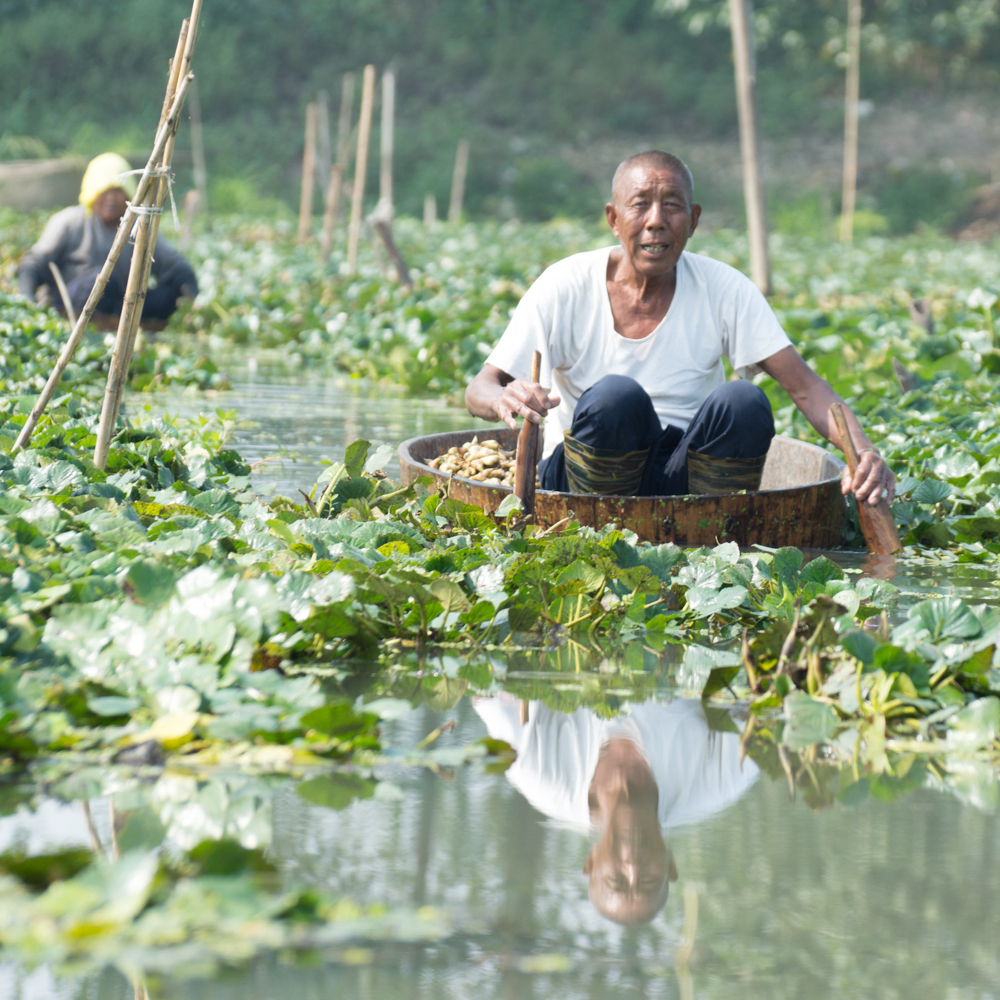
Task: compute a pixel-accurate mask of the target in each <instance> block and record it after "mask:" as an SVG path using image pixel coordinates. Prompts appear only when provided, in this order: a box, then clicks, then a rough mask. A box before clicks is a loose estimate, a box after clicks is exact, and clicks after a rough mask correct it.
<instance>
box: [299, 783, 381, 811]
mask: <svg viewBox="0 0 1000 1000" xmlns="http://www.w3.org/2000/svg"><path fill="white" fill-rule="evenodd" d="M295 791H296V793H297V794H298V795H299V796H300V797H301V798H303V799H305V800H306V802H309V803H311V804H312V805H317V806H323V807H324V808H325V809H346V808H347V807H348V806H349V805H350V804H351V803H352V802H354V801H355V799H370V798H371V797H372V795H374V794H375V782H374V781H371V780H370V779H368V778H362V777H361V776H360V775H357V774H329V775H322V776H320V777H317V778H309V779H308V780H307V781H303V782H300V783H299V784H298V785H297V786H296V788H295Z"/></svg>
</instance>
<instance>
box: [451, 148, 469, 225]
mask: <svg viewBox="0 0 1000 1000" xmlns="http://www.w3.org/2000/svg"><path fill="white" fill-rule="evenodd" d="M468 169H469V140H468V139H462V140H460V141H459V144H458V148H457V149H456V150H455V170H454V172H453V173H452V175H451V200H450V201H449V202H448V221H449V222H451V223H453V224H454V223H456V222H460V221H461V219H462V202H463V200H464V199H465V175H466V173H467V172H468Z"/></svg>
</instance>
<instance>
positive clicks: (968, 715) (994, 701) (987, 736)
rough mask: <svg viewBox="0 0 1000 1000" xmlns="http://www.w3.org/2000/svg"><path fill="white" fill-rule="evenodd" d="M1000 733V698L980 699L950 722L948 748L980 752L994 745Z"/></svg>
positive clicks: (954, 716)
mask: <svg viewBox="0 0 1000 1000" xmlns="http://www.w3.org/2000/svg"><path fill="white" fill-rule="evenodd" d="M998 731H1000V698H995V697H993V696H990V697H988V698H978V699H977V700H976V701H974V702H972V703H971V704H970V705H967V706H966V707H965V708H963V709H962V710H961V711H960V712H959V713H958V714H956V715H953V716H952V717H951V718H950V719H949V720H948V737H947V741H948V746H949V747H951V748H954V749H956V750H964V751H970V750H978V749H979V748H980V747H984V746H987V745H988V744H990V743H992V742H993V741H994V740H995V739H996V737H997V732H998Z"/></svg>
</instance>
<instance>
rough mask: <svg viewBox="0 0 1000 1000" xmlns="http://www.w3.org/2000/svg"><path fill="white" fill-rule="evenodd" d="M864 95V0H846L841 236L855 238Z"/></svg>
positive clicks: (844, 240) (848, 238)
mask: <svg viewBox="0 0 1000 1000" xmlns="http://www.w3.org/2000/svg"><path fill="white" fill-rule="evenodd" d="M860 96H861V0H847V86H846V87H845V88H844V185H843V190H842V194H841V199H840V239H841V242H842V243H850V242H852V240H853V239H854V208H855V205H856V203H857V197H858V99H859V97H860Z"/></svg>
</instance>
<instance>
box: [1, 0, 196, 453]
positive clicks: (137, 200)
mask: <svg viewBox="0 0 1000 1000" xmlns="http://www.w3.org/2000/svg"><path fill="white" fill-rule="evenodd" d="M196 5H197V6H200V0H197V4H196ZM193 79H194V77H193V76H192V75H191V74H188V75H187V76H185V77H184V79H182V80H181V82H180V86H179V87H178V88H177V93H176V95H175V96H174V99H173V103H172V104H171V107H170V113H169V114H168V115H167V118H166V121H165V122H164V123H163V124H162V125H161V126H160V128H159V129H158V130H157V133H156V141H155V142H154V143H153V152H152V153H151V154H150V156H149V161H148V162H147V163H146V168H145V170H143V172H142V174H141V176H140V177H139V182H138V184H137V185H136V191H135V196H134V197H133V199H132V203H131V204H130V205H129V207H128V208H127V209H126V210H125V214H124V215H123V216H122V219H121V222H120V223H119V224H118V232H117V233H116V234H115V239H114V243H112V245H111V250H110V251H109V252H108V259H107V260H106V261H105V262H104V266H103V267H102V268H101V271H100V273H99V274H98V275H97V279H96V280H95V281H94V287H93V288H92V289H91V291H90V296H89V297H88V298H87V302H86V304H85V305H84V307H83V311H82V312H81V313H80V315H79V316H78V317H77V318H76V323H75V324H74V325H73V331H72V333H71V334H70V336H69V340H67V341H66V345H65V346H64V347H63V349H62V352H61V353H60V355H59V359H58V361H56V364H55V367H54V368H53V369H52V374H51V375H49V378H48V381H47V382H46V383H45V387H44V388H43V389H42V391H41V393H40V395H39V397H38V399H37V401H36V402H35V405H34V407H33V408H32V410H31V413H30V414H29V415H28V419H27V420H26V421H25V423H24V426H23V427H22V428H21V433H20V434H18V436H17V441H15V443H14V450H15V451H17V450H20V449H22V448H25V447H27V444H28V442H29V441H30V440H31V435H32V433H33V432H34V430H35V427H36V426H37V424H38V421H39V419H40V418H41V416H42V414H43V413H44V412H45V408H46V407H47V406H48V405H49V401H50V400H51V399H52V397H53V395H54V394H55V391H56V387H57V386H58V385H59V380H60V379H61V378H62V375H63V372H64V371H65V370H66V367H67V366H68V365H69V363H70V362H71V361H72V360H73V355H74V354H76V349H77V348H78V347H79V346H80V341H81V340H82V339H83V333H84V331H85V330H86V329H87V324H88V323H89V322H90V321H91V319H92V318H93V315H94V312H95V311H96V309H97V303H98V302H100V301H101V296H102V295H104V289H105V288H106V287H107V284H108V279H109V278H110V277H111V272H112V271H113V270H114V267H115V264H117V263H118V258H119V257H120V256H121V252H122V250H123V249H124V247H125V241H126V240H127V239H128V236H129V233H130V232H131V230H132V226H133V224H134V223H135V220H136V217H137V212H136V211H135V208H134V207H133V206H137V205H141V204H142V203H143V201H144V200H145V199H146V198H147V195H148V193H149V187H150V184H151V183H152V181H153V175H154V172H155V171H156V161H157V160H158V159H159V158H160V157H161V155H162V154H163V149H164V147H165V146H166V143H167V139H168V137H169V136H170V135H171V130H172V129H173V127H174V126H175V125H176V124H177V122H178V120H179V118H180V113H181V108H182V107H183V105H184V98H185V97H186V96H187V92H188V88H189V87H190V86H191V81H192V80H193Z"/></svg>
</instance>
